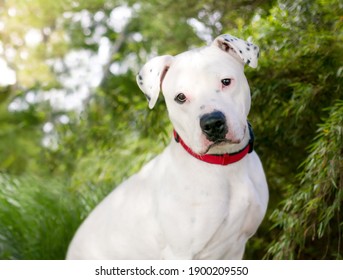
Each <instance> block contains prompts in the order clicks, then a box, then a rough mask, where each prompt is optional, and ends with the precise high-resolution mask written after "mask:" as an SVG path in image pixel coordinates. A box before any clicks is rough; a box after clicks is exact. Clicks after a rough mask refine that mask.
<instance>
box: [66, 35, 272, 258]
mask: <svg viewBox="0 0 343 280" xmlns="http://www.w3.org/2000/svg"><path fill="white" fill-rule="evenodd" d="M225 36H227V35H223V36H221V37H218V38H217V39H216V40H215V41H214V43H213V44H212V45H211V46H208V47H205V48H201V49H195V50H192V51H188V52H185V53H182V54H180V55H178V56H175V57H172V56H162V57H157V58H155V59H153V60H151V61H149V62H148V63H147V64H146V65H145V66H144V67H143V68H142V70H141V72H140V73H139V75H138V77H137V82H138V84H139V86H140V88H141V89H142V91H143V92H144V93H145V94H146V96H147V97H148V98H149V106H150V107H151V108H152V107H153V106H154V105H155V103H156V100H157V97H158V94H159V90H160V85H162V89H163V94H164V97H165V101H166V104H167V108H168V112H169V116H170V119H171V121H172V123H173V125H174V128H175V129H176V131H177V132H178V133H179V135H180V136H181V138H182V139H183V140H184V142H186V143H187V145H188V146H190V147H191V148H192V150H193V151H195V152H196V153H200V154H204V153H212V154H213V153H215V154H218V153H228V152H234V151H238V150H240V149H242V148H243V147H244V146H246V144H247V143H248V141H249V131H248V128H247V116H248V113H249V110H250V90H249V85H248V83H247V80H246V78H245V75H244V73H243V70H244V69H243V68H244V63H246V64H248V63H247V62H246V61H247V60H249V62H250V61H253V65H251V66H253V67H256V66H257V54H256V57H249V58H247V56H246V55H247V54H243V55H245V56H244V57H240V56H237V53H236V52H237V46H235V48H236V50H235V52H234V53H232V49H234V48H233V47H232V46H233V45H230V44H229V43H228V42H227V40H225V42H224V39H225V38H231V37H225ZM239 40H240V39H239ZM236 41H237V40H236ZM241 41H242V42H244V41H243V40H241ZM241 41H239V44H240V45H239V46H241V45H242V44H243V43H242V42H241ZM223 44H224V45H223ZM243 45H244V44H243ZM252 46H254V45H252ZM255 51H256V48H255ZM248 55H249V56H251V55H252V54H251V53H249V54H248ZM225 78H230V79H232V82H231V84H230V85H229V86H228V87H223V85H222V83H221V80H222V79H225ZM181 92H182V93H184V94H185V95H186V96H187V101H186V102H185V103H184V104H178V103H177V102H175V100H174V99H175V96H176V95H177V94H178V93H181ZM214 110H217V111H220V112H222V113H223V114H224V115H225V117H226V120H227V126H228V133H227V134H226V139H227V142H225V143H221V144H220V145H211V144H213V143H212V142H211V141H209V140H208V139H206V136H205V135H204V133H203V132H202V131H201V129H200V126H199V119H200V118H201V116H202V115H204V114H207V113H211V112H213V111H214ZM267 203H268V189H267V183H266V178H265V175H264V172H263V168H262V165H261V162H260V160H259V158H258V156H257V154H256V153H255V152H252V153H250V154H248V155H247V156H245V157H244V158H243V159H242V160H240V161H238V162H236V163H234V164H230V165H227V166H220V165H214V164H209V163H205V162H203V161H200V160H198V159H196V158H194V157H192V156H191V155H189V154H188V153H187V152H186V151H185V150H184V149H183V148H182V146H181V145H180V144H178V143H176V142H175V141H174V140H172V141H171V143H170V144H169V145H168V147H166V149H165V150H164V151H163V153H162V154H160V155H159V156H157V157H156V158H155V159H153V160H152V161H150V162H149V163H148V164H146V165H145V166H144V167H143V168H142V169H141V171H140V172H138V173H137V174H135V175H133V176H132V177H131V178H129V179H128V180H127V181H125V182H124V183H122V184H121V185H120V186H118V187H117V188H115V190H114V191H113V192H112V193H110V194H109V195H108V196H107V197H106V198H105V200H103V201H102V202H101V203H100V204H99V205H98V206H97V207H96V208H95V209H94V210H93V212H92V213H91V214H90V215H89V217H88V218H87V219H86V220H85V221H84V223H83V224H82V225H81V227H80V228H79V230H78V231H77V233H76V235H75V237H74V239H73V241H72V243H71V244H70V247H69V251H68V255H67V258H68V259H241V258H242V256H243V253H244V248H245V243H246V241H247V240H248V238H249V237H251V236H252V235H253V234H254V233H255V231H256V230H257V228H258V226H259V225H260V223H261V221H262V219H263V217H264V215H265V212H266V208H267Z"/></svg>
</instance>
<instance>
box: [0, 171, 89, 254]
mask: <svg viewBox="0 0 343 280" xmlns="http://www.w3.org/2000/svg"><path fill="white" fill-rule="evenodd" d="M82 202H84V201H83V200H82V197H80V196H77V195H76V193H72V192H71V191H69V190H68V188H66V185H65V182H58V181H55V180H41V179H37V178H34V177H31V176H23V177H11V176H7V175H4V174H0V205H1V211H0V259H64V258H65V252H66V249H67V246H68V241H69V240H71V238H72V233H73V232H74V231H75V230H76V228H77V226H78V224H79V223H80V217H84V216H85V210H84V207H83V203H82Z"/></svg>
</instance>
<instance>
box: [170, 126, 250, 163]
mask: <svg viewBox="0 0 343 280" xmlns="http://www.w3.org/2000/svg"><path fill="white" fill-rule="evenodd" d="M248 126H249V134H250V140H249V143H248V144H247V145H246V146H245V147H244V148H243V149H242V150H240V151H238V152H235V153H229V154H228V153H227V154H222V155H211V154H205V155H199V154H197V153H195V152H193V151H192V149H191V148H190V147H188V146H187V144H186V143H185V142H184V141H183V140H182V139H181V137H180V136H179V134H178V133H177V132H176V131H175V129H174V139H175V141H176V142H177V143H180V144H181V146H182V147H183V148H184V149H185V150H186V151H187V152H188V153H189V154H190V155H192V156H193V157H195V158H197V159H199V160H201V161H204V162H207V163H211V164H218V165H229V164H231V163H235V162H237V161H239V160H241V159H242V158H244V157H245V156H246V155H247V154H248V153H251V152H252V151H253V150H254V133H253V130H252V128H251V125H250V123H248Z"/></svg>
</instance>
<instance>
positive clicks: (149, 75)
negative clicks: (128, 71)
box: [136, 55, 173, 109]
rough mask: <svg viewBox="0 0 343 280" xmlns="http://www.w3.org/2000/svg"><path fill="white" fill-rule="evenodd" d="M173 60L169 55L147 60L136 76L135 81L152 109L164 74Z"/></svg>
mask: <svg viewBox="0 0 343 280" xmlns="http://www.w3.org/2000/svg"><path fill="white" fill-rule="evenodd" d="M172 60H173V56H171V55H163V56H157V57H154V58H153V59H151V60H149V61H148V62H147V63H146V64H145V65H144V66H143V67H142V69H141V70H140V71H139V73H138V74H137V77H136V80H137V84H138V86H139V88H140V89H141V91H143V92H144V95H145V97H146V98H147V99H148V102H149V108H150V109H152V108H153V107H154V106H155V104H156V101H157V98H158V95H159V93H160V90H161V85H162V81H163V78H164V76H165V74H166V73H167V71H168V68H169V66H170V64H171V62H172Z"/></svg>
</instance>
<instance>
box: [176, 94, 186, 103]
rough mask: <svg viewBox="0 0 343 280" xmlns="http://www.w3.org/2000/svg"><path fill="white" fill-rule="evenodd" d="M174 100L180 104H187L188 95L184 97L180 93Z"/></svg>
mask: <svg viewBox="0 0 343 280" xmlns="http://www.w3.org/2000/svg"><path fill="white" fill-rule="evenodd" d="M174 100H175V101H176V102H177V103H179V104H183V103H185V102H186V100H187V97H186V95H184V94H183V93H179V94H178V95H176V97H175V98H174Z"/></svg>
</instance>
